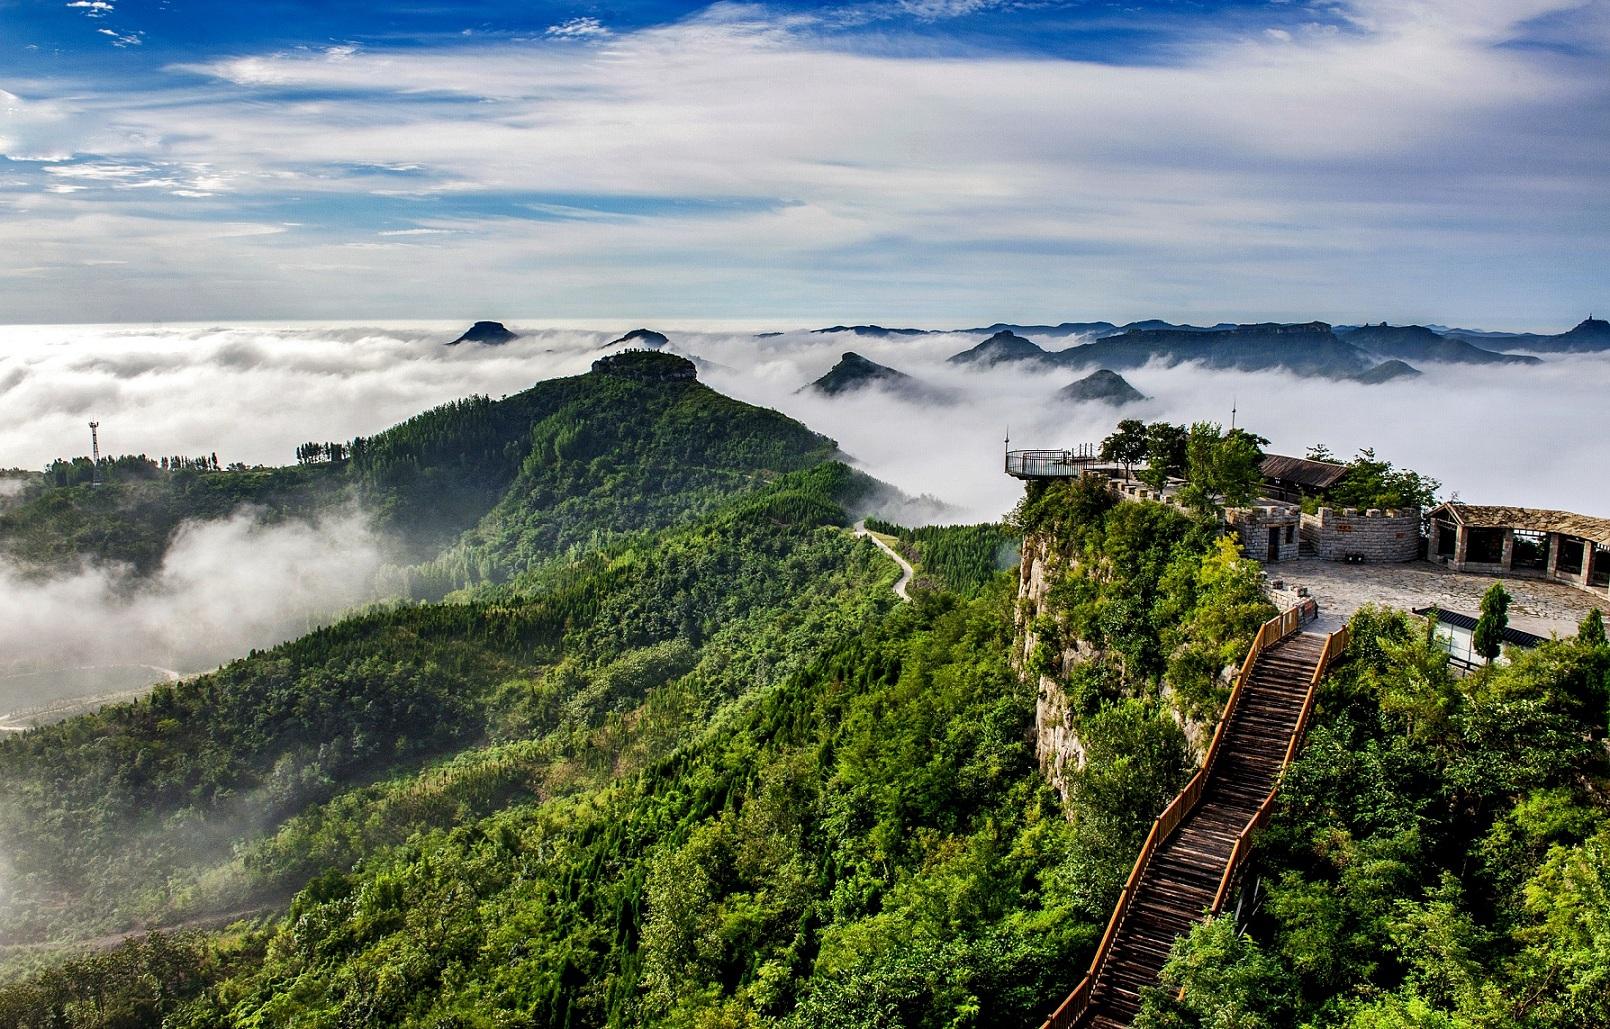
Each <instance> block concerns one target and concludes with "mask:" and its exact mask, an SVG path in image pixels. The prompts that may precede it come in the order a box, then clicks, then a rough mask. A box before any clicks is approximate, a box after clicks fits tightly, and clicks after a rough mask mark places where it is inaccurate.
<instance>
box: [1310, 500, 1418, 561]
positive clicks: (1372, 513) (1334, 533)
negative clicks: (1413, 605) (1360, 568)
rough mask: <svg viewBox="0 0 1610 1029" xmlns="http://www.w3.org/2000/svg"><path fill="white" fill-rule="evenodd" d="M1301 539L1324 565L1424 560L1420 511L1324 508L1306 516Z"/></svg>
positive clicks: (1415, 509) (1413, 509)
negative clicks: (1351, 562) (1420, 557)
mask: <svg viewBox="0 0 1610 1029" xmlns="http://www.w3.org/2000/svg"><path fill="white" fill-rule="evenodd" d="M1301 538H1302V540H1303V542H1304V543H1307V544H1309V545H1310V546H1312V547H1313V549H1314V551H1315V553H1316V556H1318V557H1319V559H1320V560H1321V561H1365V562H1370V563H1393V562H1403V561H1413V560H1416V559H1417V558H1419V556H1420V509H1419V508H1418V507H1414V508H1397V509H1394V508H1387V509H1382V508H1374V507H1372V508H1368V509H1365V510H1360V509H1358V508H1352V507H1347V508H1334V507H1322V508H1320V509H1319V511H1318V513H1316V514H1304V515H1303V516H1302V527H1301Z"/></svg>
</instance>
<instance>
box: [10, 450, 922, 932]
mask: <svg viewBox="0 0 1610 1029" xmlns="http://www.w3.org/2000/svg"><path fill="white" fill-rule="evenodd" d="M871 485H872V483H871V480H868V479H866V478H865V477H864V476H861V475H859V474H858V473H854V472H851V471H849V470H848V469H847V468H845V467H844V466H843V465H839V464H827V465H820V466H818V467H817V468H815V469H813V470H810V471H807V472H801V473H794V474H792V475H788V476H784V477H782V478H780V479H779V480H777V481H776V482H774V483H772V484H770V485H768V486H766V487H764V488H763V489H761V490H759V491H756V492H754V493H752V494H749V495H746V496H744V497H741V498H738V499H736V500H734V501H731V502H729V503H728V504H727V505H724V506H723V507H722V508H721V509H719V510H718V511H716V512H714V513H713V514H711V515H710V516H709V517H707V518H705V519H702V520H700V521H698V522H696V523H694V524H693V525H690V526H687V527H684V528H680V529H674V530H666V531H663V532H662V533H660V534H659V535H657V536H654V537H652V538H648V539H645V540H643V541H641V542H640V543H639V544H635V545H622V546H621V547H619V548H617V549H615V550H612V551H610V552H607V553H604V552H595V553H592V554H589V555H587V556H585V557H583V558H579V559H577V560H575V561H573V562H571V563H569V564H568V566H567V567H566V570H565V574H564V575H563V576H562V577H561V578H562V580H563V582H562V584H561V585H558V586H554V587H549V588H546V589H543V590H540V591H537V592H535V593H532V594H517V593H514V592H512V591H505V592H503V593H501V594H499V595H498V596H496V597H492V598H488V599H483V600H478V601H475V602H471V603H462V604H429V605H420V606H404V607H399V608H395V609H390V610H383V611H377V612H374V613H370V614H364V615H359V616H355V617H352V618H348V619H346V620H344V621H342V622H339V623H337V624H336V625H334V626H331V627H329V628H327V629H323V630H320V631H318V632H315V633H312V634H310V635H309V636H306V637H304V638H302V639H300V640H297V641H294V642H292V643H289V644H286V645H284V646H281V647H277V648H275V649H273V650H271V651H268V652H265V653H259V654H253V655H252V656H250V657H248V658H246V659H245V660H242V661H238V662H235V663H233V664H230V665H228V666H226V667H224V668H222V669H220V670H219V671H217V672H215V673H212V674H209V675H205V676H201V677H198V678H196V679H194V680H190V681H187V682H184V683H180V684H177V685H174V686H164V687H159V688H158V689H157V690H155V691H154V692H153V693H152V694H151V695H150V696H149V698H147V699H145V700H142V701H139V702H137V703H133V704H128V705H121V706H116V707H110V708H107V709H105V710H103V711H102V712H101V713H100V714H97V715H91V716H85V717H81V718H76V719H72V720H70V721H68V722H65V723H62V724H60V725H56V726H50V727H47V728H44V729H40V730H36V731H33V732H30V733H26V734H23V735H22V736H20V737H17V738H13V739H9V740H5V741H0V779H3V780H4V781H5V782H6V784H7V789H6V791H5V793H4V795H3V796H0V853H3V854H5V855H6V859H7V864H8V870H7V874H6V879H7V882H8V884H9V886H10V887H11V888H8V889H7V890H6V898H5V899H6V901H7V903H6V905H5V908H4V912H3V914H4V922H3V923H0V934H3V936H0V939H5V940H11V941H16V940H29V939H37V938H47V937H50V936H55V935H61V934H63V933H68V934H71V933H75V932H82V930H83V929H84V928H85V927H86V926H87V927H90V928H97V929H106V928H121V927H124V926H126V925H128V924H129V923H131V922H137V921H142V920H145V919H148V918H152V917H155V918H159V919H160V918H172V917H176V916H177V914H178V913H180V912H181V911H189V910H191V909H192V908H193V907H195V906H197V905H200V906H202V907H206V906H211V907H213V908H216V907H218V906H219V904H221V903H222V902H223V899H224V898H223V897H214V898H206V897H191V896H189V895H188V894H187V891H191V890H195V889H199V888H201V886H200V883H201V880H202V879H203V878H204V877H205V876H207V875H208V874H213V873H217V874H222V875H224V878H225V879H230V876H229V874H227V873H228V871H229V870H228V868H227V867H224V866H227V865H228V864H229V862H228V858H229V855H230V854H231V852H232V850H233V848H234V847H235V846H236V845H237V844H239V843H240V842H241V841H244V840H250V839H253V838H256V837H257V836H258V835H260V834H261V833H262V832H264V831H268V830H272V828H273V827H274V826H276V825H278V824H279V823H280V822H282V821H283V820H284V819H285V818H287V817H290V816H292V815H294V814H296V813H297V812H299V811H302V810H304V809H305V808H306V807H307V806H308V805H309V804H314V803H318V802H321V801H323V800H324V799H326V798H328V797H330V796H332V795H333V794H334V793H336V792H337V791H339V790H340V789H341V788H343V787H344V786H346V785H348V784H351V783H355V782H363V781H367V780H370V779H373V778H375V777H377V776H383V775H385V774H387V773H388V771H390V770H394V769H399V768H405V767H409V766H411V765H415V764H417V763H418V762H420V761H423V760H430V759H432V758H433V757H435V756H439V755H443V754H448V753H452V752H455V751H457V750H460V749H462V748H464V747H466V746H472V745H478V744H481V743H484V742H486V741H488V740H495V739H498V738H499V737H500V736H502V735H507V734H509V733H517V734H524V735H530V734H533V733H541V732H544V731H548V730H551V729H553V728H554V727H555V726H556V725H559V724H561V723H566V724H571V723H573V724H574V725H575V726H577V727H580V728H586V727H588V726H590V725H592V723H593V722H594V721H596V720H600V719H603V718H604V717H605V716H607V715H608V714H610V713H611V712H614V711H617V710H618V709H620V708H622V707H623V706H624V707H627V708H629V707H630V706H632V704H634V703H635V702H636V701H637V700H638V699H640V697H637V696H636V695H627V696H617V695H615V693H614V687H605V688H598V687H597V684H596V683H595V682H594V679H596V678H597V677H598V676H603V679H601V680H599V681H606V680H607V681H609V682H615V679H613V678H611V677H610V676H609V675H606V674H604V673H603V672H601V671H600V669H605V668H609V667H613V666H615V665H617V664H618V663H619V662H620V661H622V660H624V659H627V658H628V657H629V656H630V655H632V654H636V653H638V652H641V651H644V650H645V649H650V648H655V647H660V646H665V645H671V644H674V645H675V647H676V648H677V650H676V655H675V656H676V660H674V661H672V662H671V663H670V664H669V665H666V666H665V668H664V669H663V670H662V673H661V674H662V676H669V675H671V674H672V673H673V672H674V673H675V674H677V675H680V674H682V673H683V672H686V671H687V670H688V667H687V666H691V665H692V664H694V663H696V662H697V661H698V660H699V657H700V655H701V653H702V652H703V650H704V648H706V647H707V646H710V645H711V644H712V641H717V640H719V641H721V643H720V645H719V647H718V652H719V661H718V664H719V666H720V667H721V668H722V669H723V670H724V674H731V675H734V676H737V677H738V678H736V679H733V680H729V679H724V678H723V679H721V680H720V683H719V685H712V686H711V687H710V691H709V693H708V695H707V696H705V697H704V698H703V700H702V701H701V703H704V704H706V705H714V704H716V703H718V702H719V701H720V700H723V699H725V698H726V697H727V696H729V695H736V694H739V693H742V692H744V691H745V690H746V689H748V688H750V687H751V686H753V685H757V684H761V683H764V682H766V681H768V680H769V678H770V677H771V676H774V675H775V674H778V671H779V670H781V669H787V668H788V667H790V666H791V664H794V663H797V662H798V661H799V660H801V657H800V656H799V655H796V654H795V653H794V652H793V644H795V643H796V642H797V641H796V640H795V639H794V638H793V637H792V636H791V635H790V630H792V629H793V628H795V627H797V626H799V625H801V624H804V623H808V622H810V621H811V620H812V619H816V618H820V617H827V616H829V615H831V614H832V613H833V612H835V611H837V610H838V608H839V606H840V605H848V606H850V607H855V606H858V605H862V604H866V603H871V602H873V600H874V598H876V600H877V602H879V603H884V604H887V602H888V601H887V600H885V599H884V598H882V597H881V596H878V594H877V589H876V584H877V583H879V582H881V581H883V579H884V578H886V577H890V578H892V569H890V568H884V567H883V566H882V565H881V564H880V562H879V560H878V559H877V558H876V557H874V556H873V554H872V553H871V552H870V550H869V548H868V547H866V546H865V545H864V544H858V543H855V542H853V541H852V539H851V537H850V536H849V535H848V534H847V533H845V532H843V531H842V529H841V526H842V525H843V524H845V522H846V516H845V514H844V512H843V509H842V506H841V505H842V504H845V503H848V502H851V501H852V500H854V499H856V498H857V497H859V496H860V495H861V494H862V493H864V492H865V491H866V490H867V489H868V488H870V486H871ZM775 619H782V620H783V623H784V624H783V625H782V627H780V628H778V629H777V630H776V632H775V634H774V635H773V636H769V637H766V639H765V640H760V641H756V642H750V641H749V640H746V639H745V638H743V636H741V635H739V636H737V637H734V633H735V632H737V631H738V628H739V627H749V628H754V626H755V625H757V624H758V625H760V626H763V627H764V626H768V625H770V624H771V620H775ZM768 648H770V649H768ZM656 667H658V666H656ZM561 671H562V672H563V674H561ZM745 672H748V673H751V674H752V679H753V681H747V680H746V679H745V677H744V673H745ZM546 676H557V678H553V679H551V681H550V680H549V679H545V678H544V677H546ZM544 683H547V684H546V685H544ZM653 684H655V683H654V682H649V683H647V684H639V686H637V687H634V689H636V690H638V691H639V692H640V691H641V690H642V689H646V688H647V685H653ZM617 685H618V684H617ZM589 690H592V691H593V692H591V693H589ZM214 885H215V886H217V887H218V888H219V889H222V890H223V892H224V894H227V897H228V899H229V900H230V901H231V902H237V901H240V900H242V899H243V896H244V895H250V894H253V893H254V892H259V891H258V889H257V888H258V887H259V886H260V885H261V884H260V883H252V882H239V881H229V882H225V883H222V884H214ZM297 885H299V884H297Z"/></svg>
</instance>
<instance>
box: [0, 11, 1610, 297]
mask: <svg viewBox="0 0 1610 1029" xmlns="http://www.w3.org/2000/svg"><path fill="white" fill-rule="evenodd" d="M1607 68H1610V10H1607V2H1606V0H1323V2H1318V0H1308V2H1305V0H1285V2H1268V0H1258V2H1242V3H1222V2H1201V3H1184V2H1166V3H1129V4H1109V3H1056V2H1016V3H1014V2H990V0H868V2H859V3H856V2H850V3H842V4H833V5H821V4H801V3H771V4H763V5H762V4H732V3H723V4H716V5H693V4H667V3H646V2H621V3H613V4H567V3H497V2H491V0H486V2H477V3H454V4H440V3H428V2H420V3H407V4H365V5H357V4H319V3H312V2H267V3H252V4H233V5H232V4H217V3H202V2H196V0H71V2H67V0H51V2H42V0H0V321H8V322H29V321H152V320H169V321H172V320H180V321H183V320H198V319H289V318H308V319H337V318H338V319H365V318H461V317H462V318H468V317H502V318H505V319H508V320H519V319H542V320H550V321H563V320H565V319H596V318H620V319H624V320H638V319H653V318H664V319H677V320H681V321H688V320H699V319H749V320H753V321H754V322H756V323H757V324H762V323H763V324H767V325H771V324H779V325H788V324H813V323H818V322H820V323H830V322H839V321H856V320H879V321H883V322H885V323H889V322H902V323H914V324H933V325H944V324H958V323H968V324H972V323H980V324H981V323H987V322H989V321H993V320H996V319H1005V320H1020V321H1044V320H1062V319H1071V320H1083V319H1089V318H1112V319H1127V318H1132V317H1148V316H1160V317H1167V318H1176V319H1181V320H1184V319H1191V320H1197V321H1203V320H1206V321H1218V320H1226V319H1228V320H1250V319H1263V318H1277V319H1295V318H1304V319H1306V318H1311V317H1319V318H1326V319H1329V320H1333V321H1359V320H1364V319H1371V320H1380V319H1390V320H1393V321H1416V320H1419V321H1437V322H1450V323H1461V324H1474V323H1480V324H1483V325H1487V326H1492V327H1502V328H1511V327H1513V328H1540V329H1550V328H1560V327H1564V326H1568V325H1569V324H1571V323H1573V322H1574V321H1576V320H1577V319H1578V318H1580V317H1582V316H1583V315H1585V314H1586V313H1587V312H1588V310H1590V309H1592V310H1598V309H1602V308H1606V307H1610V288H1607V287H1610V283H1607V281H1606V274H1605V272H1604V269H1605V268H1606V267H1610V262H1607V260H1606V258H1607V257H1610V244H1607V242H1606V240H1607V239H1610V232H1607V230H1610V170H1607V164H1610V162H1606V161H1605V159H1604V157H1605V154H1606V153H1607V152H1610V75H1607V74H1606V69H1607Z"/></svg>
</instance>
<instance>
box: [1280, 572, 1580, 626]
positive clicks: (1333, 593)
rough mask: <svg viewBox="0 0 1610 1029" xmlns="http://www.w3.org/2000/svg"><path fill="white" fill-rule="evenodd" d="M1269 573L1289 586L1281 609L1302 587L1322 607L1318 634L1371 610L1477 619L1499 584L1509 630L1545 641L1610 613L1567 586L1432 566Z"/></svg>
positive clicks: (1281, 595) (1290, 602)
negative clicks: (1430, 610) (1591, 613)
mask: <svg viewBox="0 0 1610 1029" xmlns="http://www.w3.org/2000/svg"><path fill="white" fill-rule="evenodd" d="M1266 571H1267V573H1268V576H1269V579H1270V581H1271V583H1273V582H1279V581H1284V583H1285V586H1286V591H1285V592H1284V593H1283V594H1277V595H1276V597H1277V599H1276V603H1282V604H1283V606H1284V605H1285V604H1292V603H1295V602H1296V597H1295V595H1294V592H1293V591H1295V590H1296V589H1297V588H1298V587H1300V586H1306V587H1307V588H1308V592H1309V595H1310V596H1312V597H1313V598H1314V599H1315V600H1317V601H1318V602H1319V621H1318V622H1317V623H1316V624H1315V626H1314V629H1313V631H1321V630H1323V631H1327V632H1328V631H1330V630H1333V629H1336V628H1339V627H1341V625H1342V624H1343V623H1344V622H1346V621H1347V619H1348V618H1350V617H1352V615H1353V612H1354V611H1357V610H1358V609H1359V608H1361V607H1363V606H1364V605H1365V604H1383V605H1385V606H1387V607H1396V608H1401V609H1403V610H1405V611H1409V610H1413V609H1414V608H1417V607H1429V606H1435V607H1439V608H1441V609H1442V610H1444V611H1458V612H1460V613H1462V614H1467V615H1475V614H1477V613H1479V612H1480V610H1481V595H1482V594H1483V593H1485V592H1487V589H1488V587H1490V586H1492V584H1493V583H1495V582H1502V583H1503V584H1504V589H1506V590H1508V591H1509V594H1510V596H1511V597H1512V598H1513V599H1512V600H1511V602H1510V606H1509V624H1510V625H1512V626H1514V627H1515V628H1517V629H1522V630H1525V631H1526V632H1531V633H1536V634H1537V635H1539V636H1549V635H1554V634H1558V635H1560V636H1571V635H1574V634H1575V633H1576V628H1577V623H1579V622H1580V621H1582V618H1583V616H1584V615H1586V614H1587V613H1588V609H1589V608H1591V607H1594V606H1597V607H1598V608H1599V609H1600V610H1602V611H1606V612H1610V600H1607V599H1606V598H1605V597H1603V596H1594V595H1593V594H1590V593H1587V592H1585V591H1583V590H1579V589H1576V588H1574V587H1571V586H1566V585H1563V584H1561V583H1557V582H1541V581H1538V580H1535V579H1520V578H1515V579H1510V578H1506V579H1497V578H1494V577H1492V576H1490V575H1467V574H1464V573H1461V572H1451V571H1449V570H1448V569H1446V568H1444V567H1442V566H1441V565H1434V564H1431V563H1430V562H1427V561H1415V562H1412V563H1410V564H1400V565H1395V564H1394V565H1389V564H1368V565H1348V564H1340V563H1338V562H1335V561H1320V560H1317V559H1314V558H1305V559H1302V560H1298V561H1286V562H1283V563H1281V564H1272V565H1269V566H1267V568H1266Z"/></svg>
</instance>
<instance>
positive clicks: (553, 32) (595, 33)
mask: <svg viewBox="0 0 1610 1029" xmlns="http://www.w3.org/2000/svg"><path fill="white" fill-rule="evenodd" d="M546 34H547V35H548V36H551V37H553V38H555V39H597V38H600V37H602V36H609V35H613V33H611V32H610V31H609V29H607V28H605V27H604V23H603V22H601V21H599V20H598V19H597V18H590V17H588V18H571V19H570V20H569V21H566V22H560V23H559V24H558V25H549V26H548V31H547V33H546Z"/></svg>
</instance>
